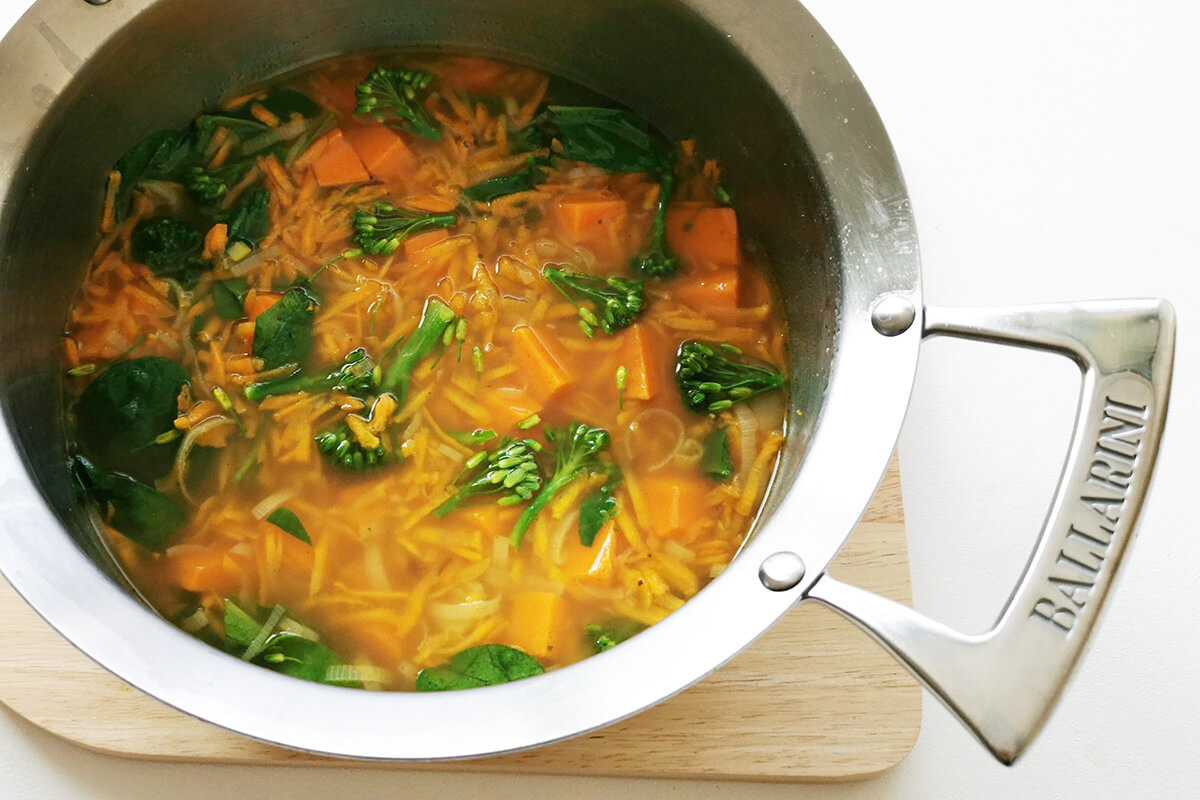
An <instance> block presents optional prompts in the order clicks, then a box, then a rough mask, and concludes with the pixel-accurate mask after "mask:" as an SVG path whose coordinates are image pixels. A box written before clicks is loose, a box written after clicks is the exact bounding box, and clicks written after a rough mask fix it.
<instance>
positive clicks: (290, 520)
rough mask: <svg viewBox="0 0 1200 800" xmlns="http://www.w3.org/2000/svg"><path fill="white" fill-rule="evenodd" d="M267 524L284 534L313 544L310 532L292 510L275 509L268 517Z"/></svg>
mask: <svg viewBox="0 0 1200 800" xmlns="http://www.w3.org/2000/svg"><path fill="white" fill-rule="evenodd" d="M267 522H269V523H271V524H272V525H274V526H275V527H276V528H279V529H280V530H281V531H283V532H284V533H290V534H291V535H292V536H295V537H296V538H297V539H299V540H300V541H302V542H304V543H305V544H312V539H311V538H309V536H308V531H307V530H305V529H304V523H303V522H301V521H300V518H299V517H297V516H296V514H295V512H293V511H291V510H290V509H286V508H277V509H275V510H274V511H272V512H271V514H270V516H268V517H267Z"/></svg>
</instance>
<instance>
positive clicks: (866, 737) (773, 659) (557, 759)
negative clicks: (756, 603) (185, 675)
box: [0, 463, 921, 781]
mask: <svg viewBox="0 0 1200 800" xmlns="http://www.w3.org/2000/svg"><path fill="white" fill-rule="evenodd" d="M831 571H832V572H833V573H834V574H836V575H837V576H838V577H839V578H841V579H842V580H846V581H849V582H852V583H856V584H858V585H860V586H864V587H866V588H869V589H873V590H874V591H877V592H880V593H881V594H884V595H886V596H888V597H891V598H893V599H896V600H900V601H903V602H906V603H907V602H911V589H910V586H909V574H908V553H907V547H906V542H905V534H904V514H903V508H902V504H901V498H900V475H899V472H898V470H897V468H896V465H895V463H893V464H892V467H891V469H889V471H888V474H887V476H886V477H885V478H884V480H883V483H882V485H881V486H880V489H879V492H878V493H877V494H876V496H875V499H874V501H873V502H872V505H871V507H870V509H869V510H868V511H867V514H866V516H865V517H864V519H863V522H862V523H861V524H860V525H859V526H858V528H857V530H856V531H855V533H854V536H853V537H852V538H851V539H850V541H849V543H848V544H847V545H846V547H845V549H844V550H843V551H842V553H841V555H840V556H839V557H838V559H837V561H836V562H834V566H833V568H832V570H831ZM0 701H2V702H3V703H4V704H6V705H7V706H8V707H9V708H11V709H12V710H13V711H15V712H17V713H18V714H20V715H21V716H23V717H25V718H26V719H28V720H29V721H30V722H32V723H34V724H35V725H38V726H39V727H41V728H43V729H45V730H47V731H49V732H50V733H53V734H55V735H57V736H60V737H62V738H63V739H66V740H67V741H71V742H75V743H76V744H78V745H81V746H83V747H86V748H89V749H91V750H96V751H99V752H102V753H110V754H113V755H120V756H130V757H134V758H147V759H156V760H163V761H180V762H204V763H225V764H272V765H280V764H296V765H307V766H312V765H322V764H323V765H344V766H373V767H384V768H393V769H434V770H475V771H495V772H527V773H553V774H572V775H621V776H624V777H651V776H657V777H679V778H710V779H742V780H762V781H774V780H797V781H836V780H854V779H861V778H866V777H868V776H870V775H874V774H877V773H879V772H882V771H884V770H886V769H889V768H890V767H893V766H895V765H896V764H897V763H899V762H900V761H901V760H902V759H903V758H904V757H905V756H906V755H907V754H908V751H909V750H910V749H912V746H913V744H914V743H915V741H916V738H917V732H918V730H919V729H920V726H921V691H920V689H919V687H918V686H917V684H916V682H915V681H914V680H913V679H912V678H910V677H909V676H908V673H906V672H905V671H904V670H903V669H902V668H901V667H899V666H898V665H897V664H896V663H895V662H894V661H892V659H891V658H889V657H888V656H887V655H886V654H885V653H884V651H883V650H882V649H881V648H880V647H879V646H877V645H876V644H875V643H874V642H872V641H871V640H869V639H868V638H867V637H866V635H865V634H863V633H861V632H860V631H859V630H858V629H857V628H855V627H853V626H852V625H851V624H850V623H849V622H847V621H846V620H844V619H842V618H841V617H839V616H837V615H836V614H834V613H833V612H832V611H829V610H827V609H825V608H821V607H818V606H816V605H813V604H804V605H802V606H800V607H798V608H797V609H795V610H794V611H792V612H791V613H790V614H789V615H788V616H787V617H785V618H784V619H783V620H781V621H780V623H779V624H778V625H776V626H775V627H774V628H773V629H772V630H771V631H770V632H769V633H767V634H766V635H765V636H763V637H762V638H761V639H759V641H757V642H755V643H754V644H753V645H752V646H751V647H750V648H748V649H747V650H746V651H745V652H743V653H742V654H740V655H739V656H738V657H737V658H735V659H734V660H733V661H732V662H730V663H729V664H727V665H726V666H725V667H723V668H722V669H720V670H719V671H717V672H716V673H715V674H713V675H711V676H709V677H708V678H707V679H706V680H704V681H702V682H701V683H699V684H697V685H696V686H694V687H692V688H691V689H689V690H687V691H686V692H683V693H682V694H680V695H677V696H676V697H674V698H672V699H670V700H668V701H666V702H664V703H662V704H660V705H658V706H656V707H654V708H652V709H650V710H648V711H645V712H643V713H642V714H639V715H638V716H636V717H633V718H631V719H628V720H625V721H624V722H621V723H618V724H616V725H613V726H611V727H609V728H606V729H604V730H601V731H598V732H596V733H593V734H590V735H588V736H584V737H581V738H577V739H573V740H569V741H566V742H561V743H559V744H555V745H550V746H548V747H543V748H539V749H536V750H532V751H528V752H524V753H517V754H513V755H507V756H497V757H493V758H487V759H479V760H476V761H462V762H454V763H437V764H428V765H421V764H418V765H413V764H401V765H394V764H379V763H377V762H373V763H362V762H353V761H343V760H336V759H329V758H323V757H320V756H313V755H308V754H303V753H295V752H291V751H288V750H283V749H280V748H277V747H271V746H269V745H265V744H261V743H259V742H255V741H251V740H249V739H245V738H242V737H240V736H238V735H236V734H233V733H229V732H228V731H225V730H222V729H220V728H217V727H215V726H213V725H209V724H208V723H206V722H201V721H200V720H197V719H194V718H192V717H189V716H187V715H185V714H183V713H181V712H179V711H176V710H175V709H172V708H169V707H168V706H166V705H164V704H162V703H160V702H159V701H157V700H155V699H153V698H151V697H150V696H148V695H145V694H143V693H142V692H140V691H138V690H137V689H134V688H132V687H130V686H128V685H127V684H125V683H124V682H122V681H121V680H119V679H117V678H116V677H114V676H113V675H111V674H109V673H108V672H106V671H105V670H104V669H102V668H101V667H99V666H98V665H96V664H95V663H94V662H93V661H91V660H90V659H89V658H88V657H86V656H85V655H83V654H82V653H81V652H79V651H78V650H76V649H75V648H74V646H73V645H71V644H70V643H69V642H67V641H66V640H65V639H63V638H62V637H61V636H59V635H58V633H57V632H55V631H54V630H53V629H52V628H51V627H50V626H49V625H47V624H46V623H45V622H44V621H43V620H42V619H41V617H39V616H38V615H37V614H36V613H35V612H34V611H33V609H31V608H30V607H29V606H28V605H27V604H26V603H25V602H24V601H23V600H22V599H21V598H20V597H19V596H18V595H17V594H16V592H15V591H14V590H13V589H12V587H11V586H9V585H8V583H6V582H4V581H3V580H0Z"/></svg>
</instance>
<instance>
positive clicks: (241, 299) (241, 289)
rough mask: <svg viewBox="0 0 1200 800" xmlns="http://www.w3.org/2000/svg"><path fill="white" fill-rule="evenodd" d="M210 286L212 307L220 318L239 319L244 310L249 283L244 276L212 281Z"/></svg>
mask: <svg viewBox="0 0 1200 800" xmlns="http://www.w3.org/2000/svg"><path fill="white" fill-rule="evenodd" d="M212 286H213V288H212V297H213V308H214V309H215V310H216V312H217V316H218V317H220V318H221V319H241V318H242V317H244V316H245V315H246V314H245V311H244V310H243V307H244V306H245V303H246V293H247V292H249V291H250V283H249V282H248V281H247V280H246V279H245V278H230V279H229V280H226V281H214V282H213V285H212Z"/></svg>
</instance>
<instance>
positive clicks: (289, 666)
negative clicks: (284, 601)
mask: <svg viewBox="0 0 1200 800" xmlns="http://www.w3.org/2000/svg"><path fill="white" fill-rule="evenodd" d="M267 615H269V612H267V610H266V609H263V608H261V607H259V606H257V605H254V608H253V610H246V609H243V608H242V607H241V606H240V605H239V604H238V602H236V601H234V600H232V599H229V598H226V600H225V649H226V650H227V651H228V652H230V653H232V654H234V655H237V656H240V655H242V654H243V653H245V652H246V648H247V647H249V646H250V644H251V643H253V642H254V640H255V639H256V638H257V637H258V635H259V634H260V633H261V632H262V626H263V624H264V622H265V621H266V620H265V619H264V617H265V616H267ZM285 618H286V617H285ZM250 663H252V664H257V665H259V666H262V667H266V668H267V669H270V670H273V671H275V672H280V673H282V674H284V675H290V676H292V677H293V678H300V679H301V680H306V681H313V682H314V683H325V684H329V685H332V686H347V687H350V688H354V689H358V688H362V685H361V684H360V683H359V682H358V681H329V680H326V679H325V676H326V675H327V674H328V672H329V668H330V667H336V666H340V665H341V664H342V661H341V659H339V658H338V657H337V654H335V653H334V652H333V651H332V650H330V649H329V648H328V647H326V646H325V645H323V644H321V643H320V642H316V641H313V640H312V639H309V638H306V637H304V636H300V635H299V634H295V633H291V632H289V631H284V630H276V631H274V632H273V633H271V634H270V635H269V636H268V637H267V640H266V642H265V643H264V644H263V648H262V650H261V651H259V653H258V655H256V656H254V658H252V659H251V660H250Z"/></svg>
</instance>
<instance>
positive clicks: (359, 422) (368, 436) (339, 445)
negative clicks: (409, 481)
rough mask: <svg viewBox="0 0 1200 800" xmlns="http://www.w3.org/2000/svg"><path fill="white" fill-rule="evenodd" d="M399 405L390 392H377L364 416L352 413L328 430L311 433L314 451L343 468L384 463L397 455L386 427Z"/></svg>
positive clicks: (381, 464) (392, 459) (355, 468)
mask: <svg viewBox="0 0 1200 800" xmlns="http://www.w3.org/2000/svg"><path fill="white" fill-rule="evenodd" d="M397 409H398V406H397V404H396V398H395V397H393V396H392V395H390V394H385V395H380V396H379V398H378V399H376V401H375V404H374V405H373V406H371V415H370V416H369V417H366V418H365V419H364V418H363V417H360V416H358V415H357V414H351V415H350V416H349V417H347V418H346V421H345V422H343V423H342V424H341V425H339V426H338V427H337V428H335V429H333V430H331V431H325V432H324V433H319V434H317V435H316V436H315V437H313V441H314V442H316V443H317V451H318V452H320V453H321V455H323V456H325V457H326V458H327V459H328V460H329V462H330V463H331V464H333V465H334V466H337V467H342V468H343V469H348V470H352V471H355V472H362V471H364V470H369V469H374V468H376V467H383V466H387V465H388V464H391V463H393V462H395V461H397V460H399V458H400V453H399V451H398V450H397V449H396V447H395V444H394V442H392V441H391V439H390V438H389V433H388V430H387V426H388V423H390V422H391V418H392V415H393V414H395V413H396V411H397Z"/></svg>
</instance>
